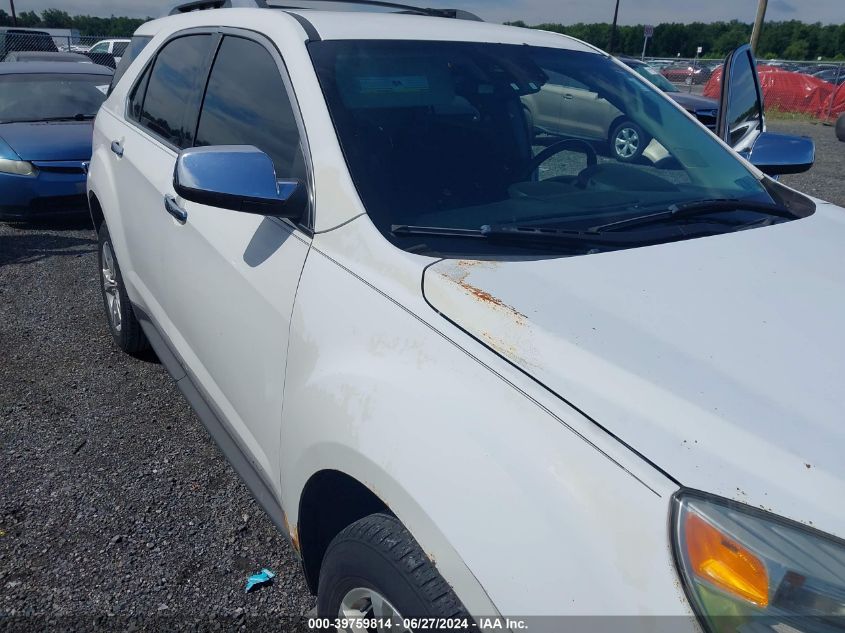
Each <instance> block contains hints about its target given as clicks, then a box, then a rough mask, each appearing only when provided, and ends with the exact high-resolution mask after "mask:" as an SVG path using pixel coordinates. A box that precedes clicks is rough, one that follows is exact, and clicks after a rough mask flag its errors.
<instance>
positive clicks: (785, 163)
mask: <svg viewBox="0 0 845 633" xmlns="http://www.w3.org/2000/svg"><path fill="white" fill-rule="evenodd" d="M742 154H743V156H744V157H745V158H747V159H748V160H749V161H751V163H752V164H753V165H754V166H755V167H757V169H759V170H760V171H762V172H763V173H764V174H768V175H769V176H780V175H783V174H800V173H803V172H805V171H807V170H809V169H810V168H811V167H812V166H813V163H815V162H816V144H815V143H814V142H813V139H811V138H807V137H806V136H790V135H787V134H774V133H772V132H763V133H762V134H761V135H760V136H758V137H757V140H756V142H755V143H754V147H752V148H751V151H750V152H742Z"/></svg>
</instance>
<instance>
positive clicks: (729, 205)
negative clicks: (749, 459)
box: [588, 198, 799, 232]
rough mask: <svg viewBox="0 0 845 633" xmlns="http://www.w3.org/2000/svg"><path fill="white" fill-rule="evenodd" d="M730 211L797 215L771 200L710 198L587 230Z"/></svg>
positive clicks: (646, 223) (625, 227)
mask: <svg viewBox="0 0 845 633" xmlns="http://www.w3.org/2000/svg"><path fill="white" fill-rule="evenodd" d="M732 211H755V212H758V213H767V214H769V215H773V216H776V217H779V218H786V219H789V220H794V219H795V218H797V217H799V216H798V215H797V214H796V213H794V212H792V211H790V210H789V209H787V208H786V207H782V206H780V205H777V204H774V203H771V202H755V201H751V200H740V199H738V198H714V199H712V200H696V201H694V202H687V203H681V204H673V205H671V206H670V207H668V208H667V209H664V210H662V211H657V212H656V213H647V214H645V215H638V216H635V217H633V218H626V219H624V220H617V221H616V222H608V223H607V224H599V225H598V226H593V227H590V228H589V229H588V230H589V231H597V232H605V231H616V230H618V229H627V228H631V227H637V226H645V225H648V224H657V223H662V222H666V221H667V220H669V221H671V220H674V219H680V218H692V217H696V216H699V215H708V214H710V213H726V212H732Z"/></svg>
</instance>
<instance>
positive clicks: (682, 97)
mask: <svg viewBox="0 0 845 633" xmlns="http://www.w3.org/2000/svg"><path fill="white" fill-rule="evenodd" d="M666 94H667V95H668V96H670V97H671V98H672V100H673V101H675V102H676V103H678V104H679V105H680V106H681V107H682V108H683V109H684V110H690V111H692V112H695V111H698V110H718V109H719V102H718V101H717V100H716V99H711V98H710V97H702V96H700V95H693V94H688V93H686V92H667V93H666Z"/></svg>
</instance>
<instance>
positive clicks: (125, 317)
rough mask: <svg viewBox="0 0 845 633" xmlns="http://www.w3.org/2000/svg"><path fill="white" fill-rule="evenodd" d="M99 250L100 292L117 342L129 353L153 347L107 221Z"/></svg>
mask: <svg viewBox="0 0 845 633" xmlns="http://www.w3.org/2000/svg"><path fill="white" fill-rule="evenodd" d="M97 242H98V247H97V253H98V261H99V264H100V292H101V293H102V295H103V306H104V307H105V309H106V323H108V326H109V332H111V335H112V338H113V339H114V342H115V343H117V346H118V347H119V348H120V349H122V350H123V351H124V352H126V353H127V354H131V355H132V356H137V355H139V354H141V353H142V352H145V351H147V350H148V349H149V348H150V343H149V341H147V337H146V336H145V335H144V331H143V330H142V329H141V324H140V323H139V322H138V319H137V317H136V316H135V312H134V311H133V310H132V304H131V303H130V302H129V296H128V295H127V294H126V287H125V286H124V285H123V275H122V274H121V273H120V266H119V265H118V263H117V255H115V253H114V247H113V246H112V241H111V236H110V235H109V229H108V227H107V226H106V223H105V222H103V223H102V224H101V225H100V230H99V231H98V232H97Z"/></svg>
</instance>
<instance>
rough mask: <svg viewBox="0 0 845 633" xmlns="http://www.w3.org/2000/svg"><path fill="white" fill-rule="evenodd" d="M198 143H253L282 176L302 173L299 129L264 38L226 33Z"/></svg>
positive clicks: (205, 106) (298, 176)
mask: <svg viewBox="0 0 845 633" xmlns="http://www.w3.org/2000/svg"><path fill="white" fill-rule="evenodd" d="M196 145H254V146H256V147H257V148H258V149H260V150H262V151H264V152H266V153H267V154H268V155H269V156H270V158H272V159H273V165H274V166H275V168H276V175H277V176H278V178H280V179H283V178H284V179H287V178H304V177H305V175H304V165H303V162H302V154H301V152H300V149H299V132H298V131H297V128H296V120H295V119H294V116H293V111H292V109H291V104H290V101H289V100H288V95H287V91H286V90H285V85H284V82H283V81H282V77H281V75H280V74H279V69H278V67H277V66H276V63H275V61H273V57H272V56H271V55H270V53H269V52H268V51H267V50H266V49H265V48H264V47H263V46H261V45H260V44H258V43H256V42H253V41H251V40H246V39H243V38H239V37H226V38H225V39H224V40H223V43H222V44H221V46H220V51H219V52H218V54H217V58H216V60H215V61H214V66H213V67H212V69H211V76H210V77H209V81H208V88H207V90H206V93H205V101H204V102H203V106H202V112H201V113H200V120H199V127H198V129H197V138H196Z"/></svg>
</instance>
